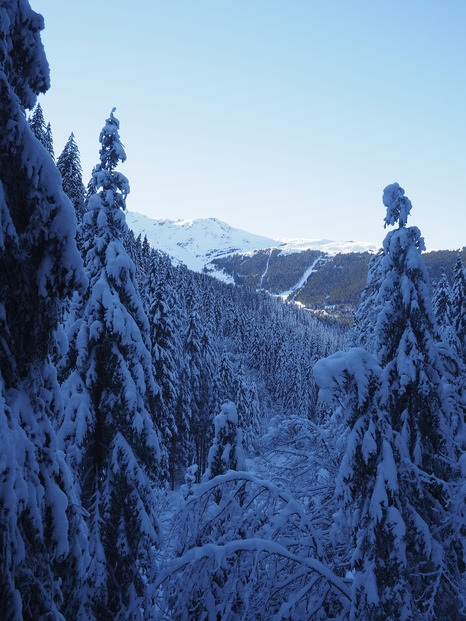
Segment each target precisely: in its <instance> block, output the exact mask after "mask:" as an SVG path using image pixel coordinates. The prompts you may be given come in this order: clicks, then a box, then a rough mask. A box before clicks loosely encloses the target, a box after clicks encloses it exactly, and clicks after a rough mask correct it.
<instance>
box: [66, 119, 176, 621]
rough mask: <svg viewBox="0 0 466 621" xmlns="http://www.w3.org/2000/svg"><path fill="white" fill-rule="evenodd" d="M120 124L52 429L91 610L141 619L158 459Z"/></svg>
mask: <svg viewBox="0 0 466 621" xmlns="http://www.w3.org/2000/svg"><path fill="white" fill-rule="evenodd" d="M118 129H119V122H118V120H117V119H116V118H115V117H114V115H113V111H112V113H111V114H110V117H109V118H108V119H107V122H106V124H105V126H104V128H103V129H102V132H101V134H100V143H101V145H102V147H101V149H100V163H99V164H98V165H97V166H96V167H95V168H94V171H93V187H94V188H95V193H94V194H93V195H92V196H91V197H90V198H89V203H88V212H87V213H86V215H85V217H84V222H83V224H82V226H81V239H82V244H83V251H84V254H85V257H84V262H85V270H86V273H87V276H88V278H89V289H88V291H87V293H86V294H85V295H84V296H83V297H81V298H78V299H75V301H74V307H72V309H71V312H70V316H69V319H68V336H69V340H70V353H69V358H68V369H69V372H70V374H69V376H68V378H67V379H66V381H65V382H64V385H63V390H64V393H65V398H66V402H67V406H66V416H65V419H64V422H63V425H62V428H61V431H60V437H61V439H62V442H63V444H64V447H65V450H66V454H67V457H68V460H69V461H70V464H71V465H72V466H73V468H74V469H75V471H76V472H77V475H78V482H79V485H80V491H81V502H82V504H83V507H84V508H85V509H86V511H87V512H88V513H89V520H88V523H89V530H90V552H91V557H92V562H91V567H90V570H89V574H88V577H89V584H90V588H91V589H92V612H93V615H94V617H95V618H98V619H115V618H116V617H117V616H119V617H121V618H124V619H139V618H141V611H140V606H141V601H142V600H141V598H143V597H144V595H145V592H146V585H147V583H148V582H150V581H151V580H152V578H153V575H154V567H155V564H154V554H155V549H156V548H157V547H158V540H159V526H158V522H157V500H156V493H155V492H156V486H157V485H158V483H159V480H160V472H161V470H163V469H164V468H165V465H164V461H165V457H164V452H163V450H162V447H161V443H160V440H159V436H160V434H159V430H158V429H157V426H156V424H155V422H154V419H155V418H156V416H157V415H158V412H156V411H154V410H153V404H154V403H155V402H156V399H155V396H156V392H157V388H156V385H155V382H154V378H153V373H152V365H151V356H150V351H149V349H150V344H149V342H148V339H147V338H146V335H147V332H148V323H147V317H146V315H145V314H144V312H143V308H142V304H141V301H140V297H139V294H138V291H137V288H136V284H135V268H134V265H133V263H132V261H130V259H129V258H128V255H127V254H126V252H125V250H124V248H123V243H122V240H123V237H124V235H125V231H126V222H125V215H124V213H123V210H124V209H125V199H126V195H127V193H128V192H129V184H128V180H127V179H126V177H125V176H124V175H122V174H121V173H120V172H117V171H116V170H115V167H116V166H117V164H118V162H119V161H120V160H121V161H124V160H125V159H126V155H125V152H124V149H123V146H122V144H121V142H120V138H119V133H118ZM146 605H147V606H148V605H149V603H147V602H146Z"/></svg>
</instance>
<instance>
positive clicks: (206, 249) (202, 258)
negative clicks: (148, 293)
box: [126, 211, 281, 272]
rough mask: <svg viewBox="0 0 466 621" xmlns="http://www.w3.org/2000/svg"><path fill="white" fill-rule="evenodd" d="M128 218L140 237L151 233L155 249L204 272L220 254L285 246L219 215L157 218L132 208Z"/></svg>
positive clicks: (130, 226) (150, 240)
mask: <svg viewBox="0 0 466 621" xmlns="http://www.w3.org/2000/svg"><path fill="white" fill-rule="evenodd" d="M126 221H127V223H128V226H129V228H130V229H132V230H133V232H134V234H135V235H136V236H137V235H139V234H140V235H141V237H144V236H147V239H148V240H149V243H150V245H151V246H152V247H153V248H156V249H157V250H161V251H162V252H165V253H166V254H168V255H169V256H170V257H172V259H173V260H174V262H175V263H177V264H179V263H184V265H186V266H187V267H188V268H189V269H191V270H194V271H196V272H202V271H203V270H204V268H205V266H206V265H208V264H209V263H211V261H212V260H213V259H217V258H219V257H224V256H226V255H229V254H235V253H244V252H251V251H252V250H259V249H263V248H270V247H274V248H275V247H279V246H281V244H280V242H278V241H276V240H274V239H270V238H268V237H262V236H260V235H254V234H253V233H248V232H246V231H242V230H240V229H235V228H233V227H232V226H230V225H228V224H226V223H225V222H221V221H220V220H217V219H216V218H205V219H198V220H168V219H163V220H153V219H152V218H148V217H147V216H144V215H142V214H140V213H136V212H132V211H128V212H127V213H126Z"/></svg>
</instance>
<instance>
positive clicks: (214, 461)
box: [205, 401, 245, 481]
mask: <svg viewBox="0 0 466 621" xmlns="http://www.w3.org/2000/svg"><path fill="white" fill-rule="evenodd" d="M214 425H215V437H214V443H213V445H212V447H211V449H210V451H209V457H208V467H207V470H206V472H205V479H206V480H207V481H208V480H209V479H212V478H213V477H216V476H218V475H219V474H225V472H227V471H228V470H244V469H245V459H244V452H243V446H242V435H241V431H240V429H239V428H238V412H237V411H236V406H235V404H234V403H233V402H232V401H227V402H226V403H224V404H223V405H222V407H221V410H220V413H219V414H217V416H216V417H215V418H214Z"/></svg>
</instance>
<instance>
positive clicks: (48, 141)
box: [44, 123, 55, 160]
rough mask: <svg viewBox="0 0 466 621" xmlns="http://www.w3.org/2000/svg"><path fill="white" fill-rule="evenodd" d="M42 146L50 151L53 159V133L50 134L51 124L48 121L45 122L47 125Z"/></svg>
mask: <svg viewBox="0 0 466 621" xmlns="http://www.w3.org/2000/svg"><path fill="white" fill-rule="evenodd" d="M44 147H45V148H46V149H47V151H48V152H49V153H50V155H51V157H52V159H53V160H54V159H55V152H54V150H53V135H52V126H51V125H50V123H47V127H46V128H45V140H44Z"/></svg>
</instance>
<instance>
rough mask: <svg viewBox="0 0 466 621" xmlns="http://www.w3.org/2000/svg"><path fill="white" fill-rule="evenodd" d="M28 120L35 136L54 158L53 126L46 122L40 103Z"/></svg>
mask: <svg viewBox="0 0 466 621" xmlns="http://www.w3.org/2000/svg"><path fill="white" fill-rule="evenodd" d="M28 122H29V127H30V128H31V130H32V133H33V134H34V136H35V137H36V138H37V140H38V141H39V142H40V143H41V144H42V145H43V146H44V147H45V148H46V149H47V151H48V153H49V154H50V156H51V157H52V159H54V151H53V136H52V127H51V125H50V123H47V125H46V124H45V119H44V112H43V110H42V106H41V105H40V103H38V104H37V106H36V107H35V108H34V111H33V112H32V114H31V116H30V117H29V121H28Z"/></svg>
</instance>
